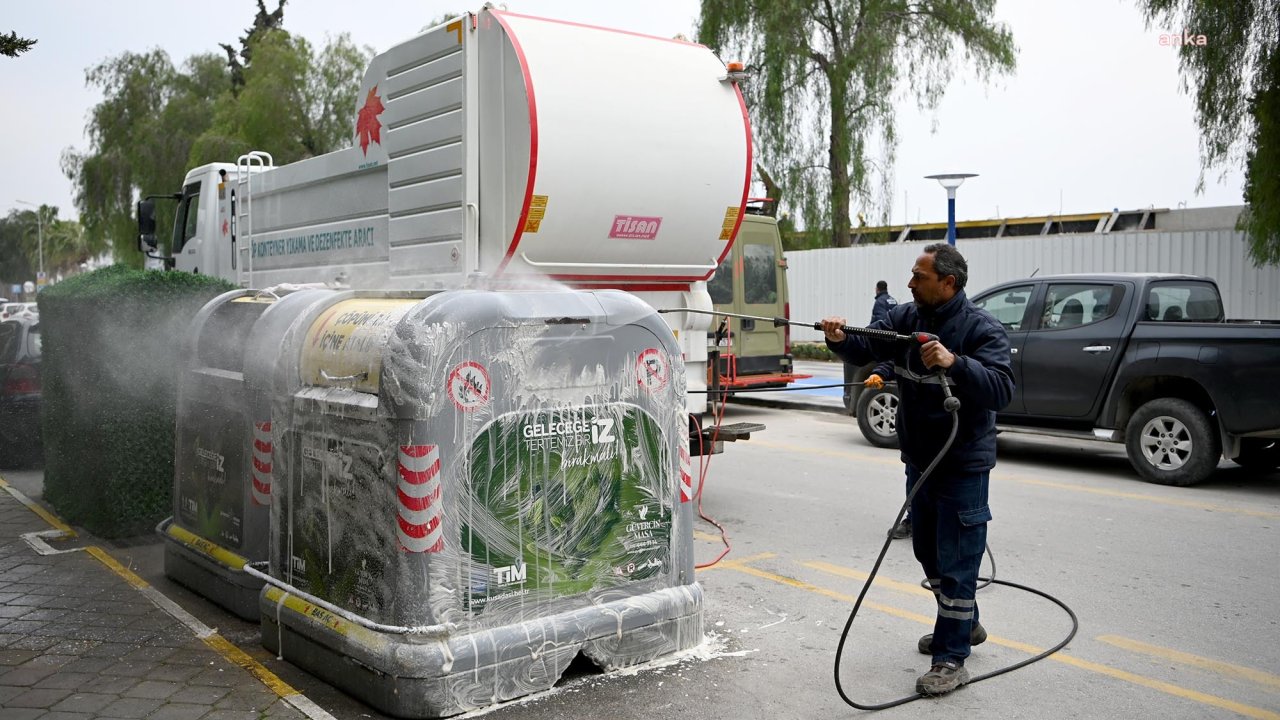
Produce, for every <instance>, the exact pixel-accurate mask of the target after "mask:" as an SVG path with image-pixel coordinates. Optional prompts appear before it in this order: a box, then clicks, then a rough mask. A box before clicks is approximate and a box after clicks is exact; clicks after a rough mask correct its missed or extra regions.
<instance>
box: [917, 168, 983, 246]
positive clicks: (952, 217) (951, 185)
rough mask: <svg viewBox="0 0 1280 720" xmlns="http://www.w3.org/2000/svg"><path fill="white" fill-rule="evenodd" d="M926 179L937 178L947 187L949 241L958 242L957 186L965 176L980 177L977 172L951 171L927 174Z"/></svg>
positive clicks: (939, 182)
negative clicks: (941, 173)
mask: <svg viewBox="0 0 1280 720" xmlns="http://www.w3.org/2000/svg"><path fill="white" fill-rule="evenodd" d="M924 177H925V179H926V180H937V181H938V184H940V185H942V187H944V188H946V189H947V243H948V244H951V245H955V244H956V188H958V187H960V186H961V185H962V184H963V183H964V181H965V178H971V177H978V174H977V173H950V174H946V175H925V176H924Z"/></svg>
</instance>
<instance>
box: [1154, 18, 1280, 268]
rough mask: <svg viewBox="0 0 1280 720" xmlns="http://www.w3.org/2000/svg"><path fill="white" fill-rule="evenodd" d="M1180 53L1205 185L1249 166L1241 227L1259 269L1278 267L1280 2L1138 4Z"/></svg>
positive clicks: (1279, 253) (1246, 173) (1279, 209)
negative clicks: (1207, 178)
mask: <svg viewBox="0 0 1280 720" xmlns="http://www.w3.org/2000/svg"><path fill="white" fill-rule="evenodd" d="M1139 5H1140V6H1141V7H1142V8H1143V11H1144V12H1145V13H1146V16H1147V24H1148V26H1150V25H1152V24H1154V23H1159V24H1160V25H1161V27H1162V28H1163V29H1165V30H1168V31H1175V32H1180V33H1181V34H1180V35H1173V36H1172V37H1174V38H1176V44H1177V45H1178V46H1179V48H1178V60H1179V67H1180V69H1181V71H1182V76H1183V83H1184V85H1183V87H1184V89H1192V90H1193V95H1194V97H1195V105H1196V124H1197V125H1199V126H1200V135H1201V137H1200V166H1201V172H1200V182H1199V187H1198V188H1197V190H1203V189H1204V175H1205V173H1206V172H1208V171H1209V170H1211V169H1214V168H1222V169H1226V168H1228V167H1240V166H1243V167H1244V201H1245V203H1246V204H1247V206H1248V207H1247V208H1246V210H1245V212H1244V215H1243V216H1242V217H1241V222H1240V225H1241V229H1243V230H1245V231H1246V232H1248V234H1249V238H1250V242H1251V248H1250V254H1251V255H1252V256H1253V259H1254V262H1256V263H1257V264H1260V265H1261V264H1264V263H1273V264H1280V47H1277V38H1280V4H1277V3H1276V2H1275V1H1274V0H1265V1H1264V0H1139Z"/></svg>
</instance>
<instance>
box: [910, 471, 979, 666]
mask: <svg viewBox="0 0 1280 720" xmlns="http://www.w3.org/2000/svg"><path fill="white" fill-rule="evenodd" d="M990 477H991V473H990V472H989V471H983V472H978V473H942V474H935V475H933V476H930V478H929V479H928V480H927V481H925V485H924V487H923V488H921V489H920V492H919V493H916V496H915V498H914V499H912V501H911V544H912V548H913V549H914V550H915V555H916V560H919V561H920V565H921V566H922V567H923V568H924V573H925V577H927V578H928V579H929V585H930V586H931V587H933V595H934V598H935V599H936V600H937V604H938V616H937V619H936V620H935V621H934V624H933V645H932V646H931V648H930V649H931V650H932V652H933V662H934V663H935V664H937V663H940V662H945V661H953V662H957V663H959V664H961V665H963V664H964V660H965V658H967V657H969V631H970V630H971V628H972V627H973V624H974V623H976V622H978V603H977V602H976V601H975V599H974V596H975V594H976V592H977V584H978V568H979V566H980V565H981V564H982V551H983V549H984V548H985V547H986V545H987V521H988V520H990V519H991V508H990V507H989V506H988V505H987V487H988V485H989V483H990ZM919 479H920V472H919V471H918V470H915V469H914V468H912V467H910V466H908V467H907V481H908V483H910V484H915V482H916V481H917V480H919Z"/></svg>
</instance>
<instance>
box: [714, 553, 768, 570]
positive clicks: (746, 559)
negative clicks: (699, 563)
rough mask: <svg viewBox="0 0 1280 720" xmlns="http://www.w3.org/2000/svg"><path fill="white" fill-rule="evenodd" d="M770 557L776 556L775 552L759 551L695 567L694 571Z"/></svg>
mask: <svg viewBox="0 0 1280 720" xmlns="http://www.w3.org/2000/svg"><path fill="white" fill-rule="evenodd" d="M771 557H777V554H776V553H759V554H757V555H748V556H747V557H744V558H742V559H740V560H721V561H720V562H718V563H716V564H715V565H711V566H708V567H704V568H696V571H697V572H702V571H703V570H715V569H716V568H719V567H725V566H726V565H728V564H729V563H733V564H735V565H736V564H738V563H746V562H752V561H755V560H768V559H769V558H771Z"/></svg>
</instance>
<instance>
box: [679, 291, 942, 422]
mask: <svg viewBox="0 0 1280 720" xmlns="http://www.w3.org/2000/svg"><path fill="white" fill-rule="evenodd" d="M658 312H660V313H678V312H689V313H695V314H698V315H718V316H721V317H727V318H730V317H736V318H742V319H744V320H758V321H761V322H771V323H773V326H774V327H783V326H784V325H794V326H796V327H806V328H813V329H814V330H817V331H819V332H821V331H822V323H820V322H815V323H806V322H798V321H796V320H790V319H788V318H783V317H772V318H768V317H761V316H759V315H743V314H741V313H731V312H721V311H719V310H694V309H691V308H683V309H674V308H673V309H665V310H659V311H658ZM840 329H841V330H842V331H843V332H845V333H846V334H849V335H861V336H863V337H871V338H877V339H879V340H889V341H893V342H906V343H913V344H914V345H915V346H916V347H917V348H920V347H924V345H926V344H927V343H930V342H933V341H934V340H937V339H938V336H937V335H934V334H932V333H927V332H914V333H911V334H910V335H901V334H899V333H896V332H893V331H892V330H876V329H874V328H865V327H855V326H852V325H841V326H840ZM934 373H935V374H936V375H937V376H938V382H939V383H940V384H941V385H942V394H943V396H944V399H943V401H942V407H943V408H944V409H945V410H946V411H947V412H950V413H954V412H955V411H957V410H959V409H960V398H957V397H955V396H954V395H952V394H951V386H950V385H948V384H947V370H946V368H941V367H940V368H937V369H936V370H934Z"/></svg>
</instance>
